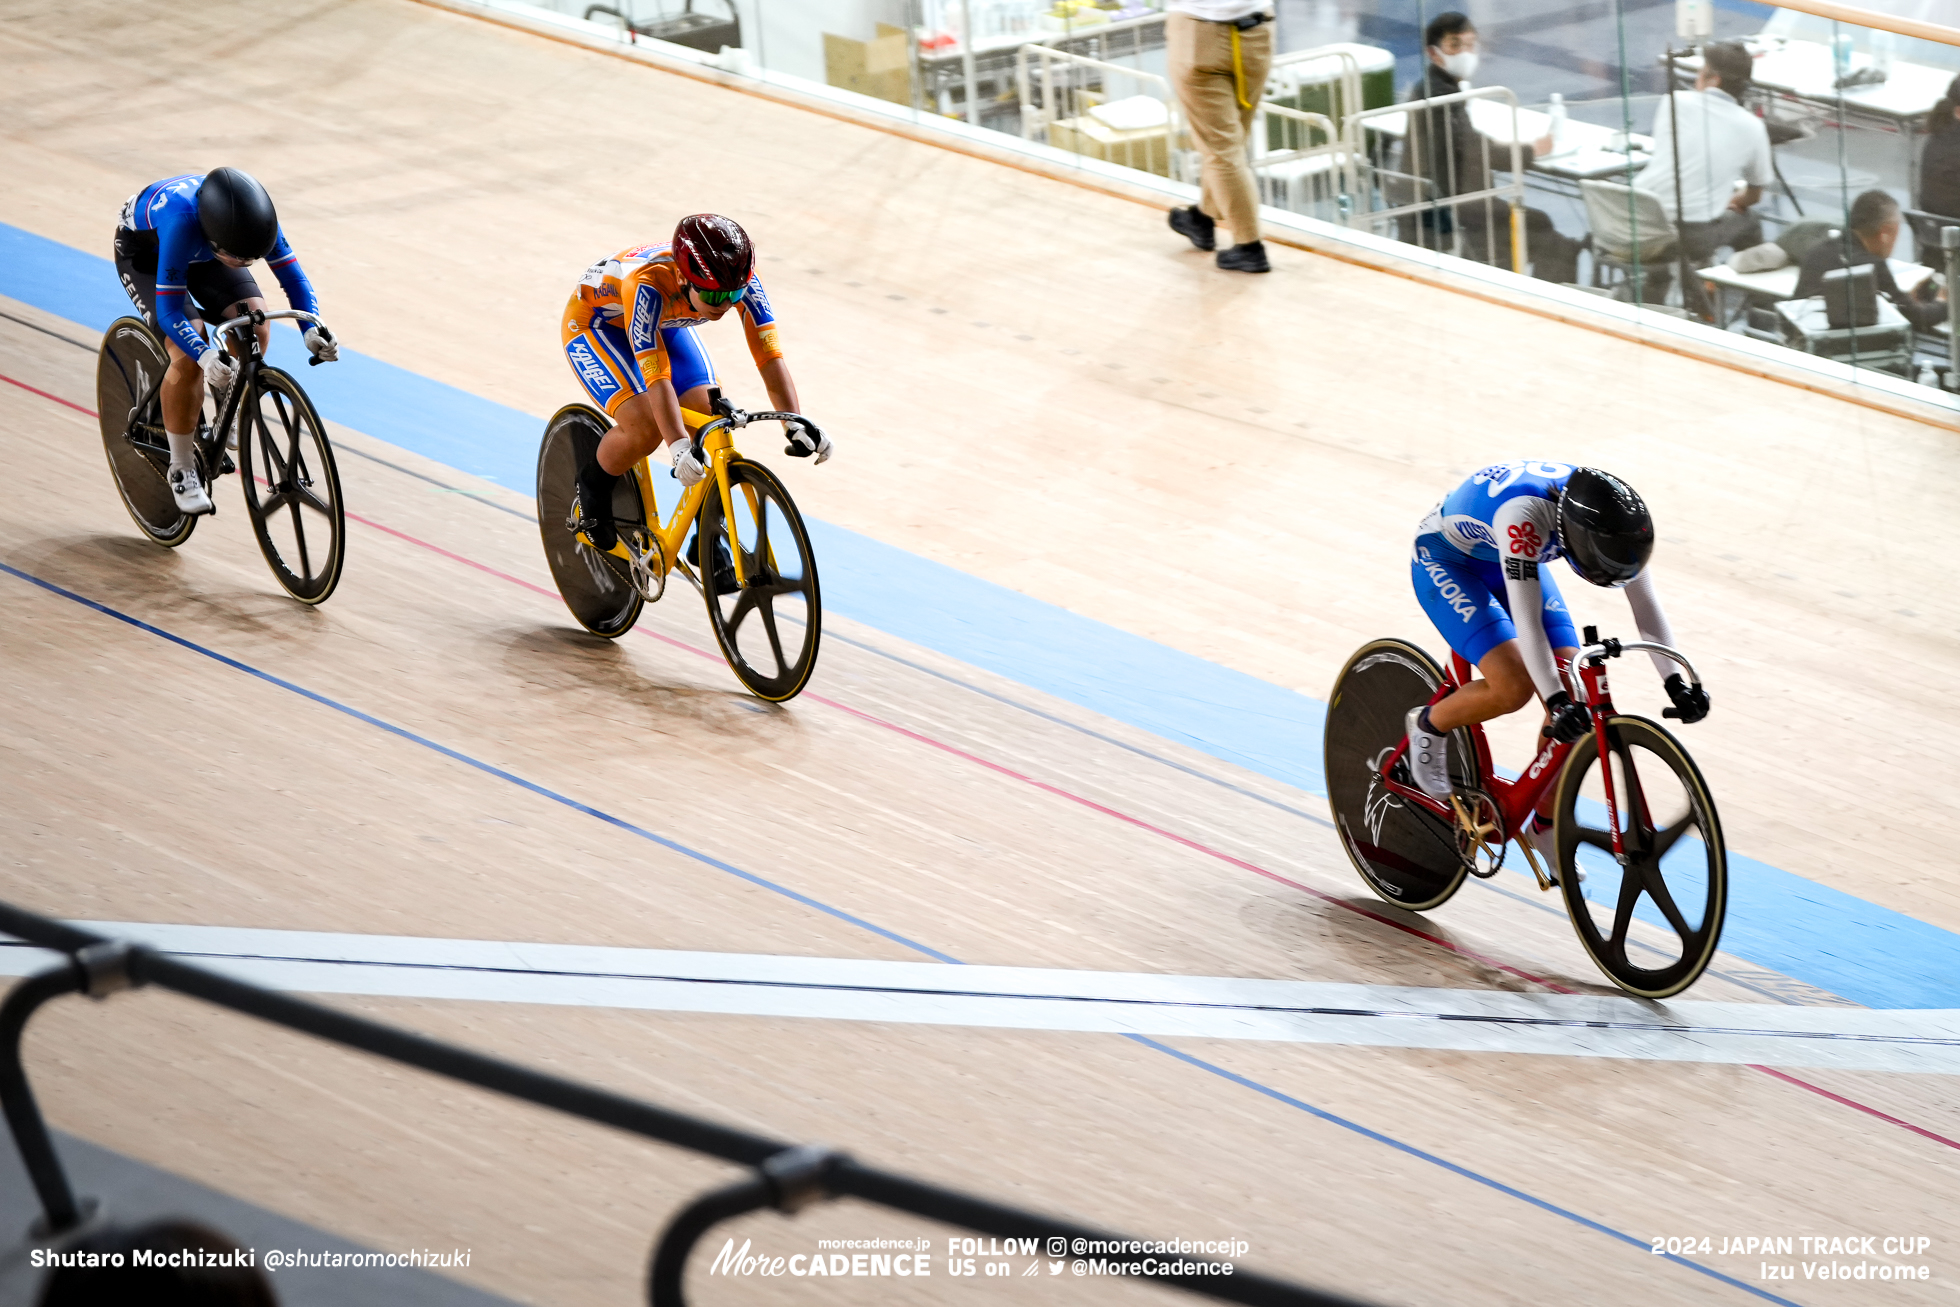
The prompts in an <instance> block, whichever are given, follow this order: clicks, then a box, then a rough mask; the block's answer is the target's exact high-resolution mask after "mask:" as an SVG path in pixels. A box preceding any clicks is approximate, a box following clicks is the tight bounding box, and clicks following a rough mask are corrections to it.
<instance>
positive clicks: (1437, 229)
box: [1342, 86, 1531, 272]
mask: <svg viewBox="0 0 1960 1307" xmlns="http://www.w3.org/2000/svg"><path fill="white" fill-rule="evenodd" d="M1487 101H1488V102H1495V103H1496V104H1497V105H1498V106H1499V112H1500V113H1501V112H1502V110H1504V109H1508V110H1509V111H1510V112H1509V119H1510V122H1509V130H1508V131H1507V132H1506V133H1505V135H1506V136H1507V137H1508V138H1509V141H1510V145H1509V155H1510V159H1509V167H1508V169H1506V171H1508V172H1509V174H1510V177H1511V180H1510V181H1508V182H1505V183H1503V184H1502V185H1496V184H1493V185H1490V186H1486V187H1480V188H1477V189H1474V190H1468V191H1463V190H1459V189H1458V182H1459V180H1460V179H1459V178H1458V177H1457V176H1455V175H1454V173H1455V168H1454V164H1455V158H1454V154H1453V152H1452V153H1451V154H1450V155H1448V156H1446V157H1444V158H1441V159H1434V158H1432V157H1431V156H1432V155H1433V154H1434V153H1435V152H1436V151H1438V150H1449V149H1450V144H1451V140H1452V138H1454V137H1455V136H1456V134H1457V133H1456V131H1455V128H1454V125H1453V120H1454V118H1455V116H1456V108H1455V106H1457V105H1462V106H1463V109H1462V112H1463V113H1464V114H1465V115H1467V116H1468V117H1469V118H1470V121H1471V127H1472V130H1470V131H1469V132H1468V133H1467V135H1468V136H1469V137H1471V138H1473V139H1474V141H1475V143H1476V148H1477V149H1478V150H1479V151H1480V152H1481V153H1480V156H1479V157H1480V158H1481V160H1482V162H1483V172H1484V175H1485V176H1486V177H1489V178H1491V180H1492V181H1493V183H1495V180H1496V173H1495V172H1494V171H1493V170H1492V169H1491V137H1490V135H1489V134H1487V131H1488V128H1489V127H1490V126H1494V125H1496V124H1492V123H1490V122H1488V120H1487V118H1486V120H1485V122H1484V124H1483V126H1484V130H1477V127H1478V123H1479V119H1480V118H1483V117H1485V116H1484V115H1479V114H1478V113H1477V112H1476V110H1475V108H1474V106H1475V105H1477V104H1478V103H1480V102H1487ZM1419 118H1420V119H1421V120H1422V121H1423V122H1424V123H1425V124H1426V125H1425V126H1423V127H1421V128H1418V126H1417V123H1418V119H1419ZM1439 124H1440V125H1441V129H1440V130H1439V127H1438V125H1439ZM1342 126H1343V128H1344V129H1345V130H1346V132H1347V134H1348V147H1349V149H1350V150H1352V151H1353V152H1354V155H1355V157H1356V158H1358V159H1365V160H1368V161H1369V163H1368V165H1367V171H1368V172H1369V173H1370V174H1371V180H1372V184H1371V185H1366V186H1363V187H1362V188H1361V194H1362V195H1363V196H1365V197H1366V198H1368V199H1369V201H1370V203H1369V204H1368V205H1367V206H1366V207H1365V208H1363V207H1361V206H1359V205H1357V206H1356V210H1355V212H1354V214H1353V216H1352V217H1351V218H1350V219H1349V223H1348V225H1349V226H1352V227H1359V228H1363V229H1364V230H1369V231H1373V232H1374V233H1375V234H1377V235H1391V236H1396V237H1397V238H1398V239H1402V240H1405V241H1409V238H1410V237H1411V236H1414V237H1415V239H1414V240H1413V241H1410V242H1409V243H1412V244H1416V245H1421V246H1424V247H1425V248H1428V249H1433V250H1436V251H1438V252H1440V253H1445V254H1456V255H1459V256H1462V257H1465V258H1472V259H1478V261H1479V262H1482V263H1489V264H1493V265H1495V266H1498V267H1503V266H1506V265H1508V266H1509V267H1510V268H1511V270H1512V271H1513V272H1523V271H1524V270H1525V265H1527V264H1528V263H1530V262H1531V257H1530V253H1529V251H1528V250H1527V249H1526V247H1525V230H1524V195H1525V174H1524V144H1523V142H1522V141H1521V140H1519V131H1518V97H1517V96H1516V95H1514V94H1512V92H1511V91H1510V89H1509V88H1507V87H1503V86H1488V87H1481V88H1479V89H1477V90H1472V91H1458V92H1456V93H1454V94H1452V95H1439V96H1435V97H1433V98H1431V99H1427V100H1405V101H1403V102H1402V103H1400V104H1395V105H1384V106H1383V107H1381V108H1379V109H1363V110H1361V111H1360V112H1358V113H1352V114H1349V115H1348V117H1347V120H1346V122H1344V123H1343V124H1342ZM1398 129H1399V130H1398ZM1371 136H1372V137H1373V139H1372V140H1371V139H1370V137H1371ZM1391 142H1393V143H1394V147H1393V148H1398V149H1399V151H1400V154H1401V164H1402V166H1401V167H1400V168H1391V167H1389V166H1388V165H1387V163H1386V162H1385V161H1384V156H1385V155H1386V153H1387V151H1388V149H1389V148H1391ZM1376 199H1379V200H1380V201H1381V205H1382V207H1380V208H1377V207H1375V206H1374V203H1373V202H1374V201H1375V200H1376ZM1498 200H1502V201H1504V202H1505V203H1506V204H1507V205H1508V206H1509V208H1510V214H1509V218H1508V220H1507V221H1504V222H1499V221H1496V212H1495V208H1494V205H1493V201H1498ZM1479 207H1481V209H1482V218H1481V221H1478V220H1476V219H1474V218H1473V219H1472V220H1470V221H1465V215H1466V214H1474V213H1476V211H1477V209H1478V208H1479ZM1389 224H1393V225H1394V230H1385V228H1387V227H1388V226H1389ZM1445 229H1447V230H1445ZM1466 229H1468V234H1470V235H1471V236H1472V237H1476V236H1481V237H1482V240H1483V243H1484V248H1483V250H1482V251H1481V255H1482V257H1481V258H1479V252H1477V251H1475V250H1468V249H1466V247H1465V244H1464V236H1465V234H1466ZM1507 236H1508V238H1509V247H1510V248H1509V250H1508V251H1506V250H1505V249H1504V247H1503V244H1502V243H1501V242H1503V241H1504V240H1505V237H1507ZM1500 256H1506V257H1500Z"/></svg>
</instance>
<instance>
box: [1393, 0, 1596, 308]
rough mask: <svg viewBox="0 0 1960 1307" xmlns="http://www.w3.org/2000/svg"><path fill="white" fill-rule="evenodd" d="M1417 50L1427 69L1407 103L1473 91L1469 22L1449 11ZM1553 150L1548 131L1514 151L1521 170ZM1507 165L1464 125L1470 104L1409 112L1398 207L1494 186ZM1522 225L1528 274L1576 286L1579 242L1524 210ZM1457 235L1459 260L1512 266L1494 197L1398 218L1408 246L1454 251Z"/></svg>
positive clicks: (1503, 215)
mask: <svg viewBox="0 0 1960 1307" xmlns="http://www.w3.org/2000/svg"><path fill="white" fill-rule="evenodd" d="M1423 46H1424V49H1425V50H1426V51H1427V53H1428V57H1429V64H1428V66H1427V67H1426V68H1424V69H1423V77H1422V80H1421V81H1418V82H1417V83H1416V84H1415V85H1414V86H1412V87H1411V88H1409V94H1408V97H1407V98H1408V100H1409V101H1411V102H1414V101H1420V100H1435V99H1441V98H1443V97H1444V96H1450V95H1455V94H1457V93H1458V92H1460V91H1467V90H1469V89H1471V87H1470V81H1471V78H1472V77H1474V76H1475V75H1476V72H1477V66H1478V63H1479V61H1480V59H1481V51H1480V50H1479V49H1478V40H1477V29H1476V28H1475V27H1474V26H1472V25H1471V22H1470V19H1469V18H1468V17H1467V16H1465V15H1463V14H1460V13H1456V12H1454V11H1452V12H1450V13H1444V14H1438V15H1437V16H1436V17H1435V18H1432V19H1431V20H1430V21H1429V25H1428V26H1427V27H1426V28H1424V29H1423ZM1551 152H1552V138H1551V135H1550V133H1547V134H1546V135H1544V136H1541V137H1540V138H1539V139H1538V140H1536V141H1533V142H1532V143H1531V144H1529V145H1521V146H1520V147H1519V149H1518V155H1519V163H1520V166H1521V167H1530V166H1531V161H1532V159H1533V158H1535V157H1536V156H1537V155H1541V154H1550V153H1551ZM1510 162H1511V146H1510V143H1509V142H1508V141H1498V140H1496V139H1494V138H1491V137H1488V136H1485V135H1484V134H1483V133H1482V132H1480V131H1478V130H1477V128H1476V126H1475V125H1474V124H1472V123H1471V121H1470V113H1469V106H1468V104H1466V103H1464V102H1461V101H1459V102H1457V103H1455V104H1447V105H1443V106H1441V107H1438V108H1432V109H1422V110H1416V111H1412V112H1411V113H1410V114H1409V134H1408V136H1407V137H1406V138H1404V140H1403V142H1402V161H1401V165H1400V169H1399V171H1400V172H1402V173H1403V174H1405V175H1406V176H1407V177H1408V178H1409V179H1410V180H1409V181H1408V182H1407V183H1406V185H1407V186H1408V187H1409V188H1410V191H1411V194H1410V195H1409V197H1408V199H1407V200H1406V201H1404V202H1410V203H1412V202H1414V201H1416V200H1436V201H1447V200H1449V199H1450V197H1452V196H1457V195H1474V194H1476V193H1478V192H1480V191H1487V190H1489V189H1490V188H1491V186H1492V184H1493V183H1492V180H1491V168H1492V165H1493V163H1495V164H1496V165H1497V166H1499V167H1504V168H1508V167H1509V166H1510ZM1524 222H1525V232H1526V238H1525V248H1526V250H1527V251H1528V253H1529V256H1530V259H1531V273H1532V275H1533V276H1535V277H1541V278H1543V279H1544V280H1546V281H1555V282H1560V283H1566V282H1571V281H1573V280H1575V279H1576V278H1577V276H1578V269H1579V250H1580V249H1581V248H1582V246H1583V242H1581V241H1578V240H1575V239H1573V238H1572V237H1570V236H1567V235H1565V234H1564V233H1563V232H1561V231H1559V230H1558V228H1556V227H1554V226H1553V225H1552V220H1551V218H1550V217H1548V216H1547V215H1546V214H1545V213H1543V212H1542V211H1540V210H1538V209H1525V210H1524ZM1459 230H1460V231H1461V232H1462V236H1463V240H1462V247H1461V251H1460V252H1461V253H1462V255H1463V257H1465V258H1467V259H1475V260H1476V261H1478V262H1479V263H1494V264H1496V265H1498V266H1499V267H1505V268H1508V267H1510V266H1512V260H1511V206H1510V205H1509V204H1507V203H1506V202H1505V201H1503V200H1500V199H1494V198H1492V199H1478V200H1465V201H1463V202H1462V203H1460V204H1449V203H1440V204H1438V205H1437V206H1436V207H1435V208H1433V209H1431V210H1429V211H1428V212H1425V213H1419V214H1412V215H1410V216H1408V217H1406V218H1404V219H1403V220H1402V222H1401V231H1400V233H1399V234H1400V236H1401V239H1403V240H1405V241H1408V242H1409V243H1411V244H1417V245H1422V246H1424V247H1426V248H1428V249H1433V250H1441V251H1443V252H1445V253H1456V252H1458V248H1457V242H1456V239H1455V236H1456V233H1457V232H1458V231H1459Z"/></svg>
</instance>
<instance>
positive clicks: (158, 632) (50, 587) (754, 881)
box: [0, 563, 959, 966]
mask: <svg viewBox="0 0 1960 1307" xmlns="http://www.w3.org/2000/svg"><path fill="white" fill-rule="evenodd" d="M0 572H5V573H7V574H8V575H9V576H13V577H18V578H19V579H20V580H22V581H26V582H28V583H29V584H31V585H38V586H40V587H41V588H42V589H43V590H47V591H50V592H52V593H54V594H58V595H60V596H61V597H62V598H63V599H72V600H74V601H75V602H76V603H78V604H81V605H83V606H84V607H87V608H93V609H94V610H95V611H96V612H98V613H101V614H103V615H104V616H107V617H113V618H115V619H116V620H117V621H119V622H127V623H128V624H129V625H131V626H133V627H135V628H136V629H137V630H139V631H147V632H149V633H150V634H151V635H154V636H159V637H161V638H162V639H165V640H168V641H170V642H171V643H172V644H175V645H181V646H182V647H183V648H186V649H189V650H190V651H191V652H192V653H198V654H203V655H204V656H205V657H206V658H209V659H212V660H213V661H215V662H220V663H223V664H224V665H225V666H227V667H229V668H232V669H233V670H234V671H240V672H244V673H245V674H246V675H247V676H256V677H257V678H258V679H259V680H261V681H265V682H268V683H269V684H272V685H276V686H278V687H279V688H280V689H282V690H290V691H292V692H293V693H294V694H297V695H299V696H300V697H301V698H305V699H311V700H312V701H313V702H314V703H317V704H320V705H321V706H323V707H327V708H331V709H333V710H334V711H335V712H337V713H345V714H346V715H347V716H349V717H352V718H354V719H355V720H356V721H361V722H366V723H367V724H368V725H369V726H375V727H379V728H380V729H381V730H384V731H386V732H388V733H389V734H390V735H397V736H400V737H401V738H402V739H404V740H408V741H411V742H413V743H415V744H419V745H421V746H422V747H423V748H425V749H432V750H434V751H435V752H437V753H439V754H441V755H442V756H443V757H445V758H449V759H451V760H453V761H455V762H460V763H462V764H463V765H464V766H466V767H474V768H476V770H478V771H480V772H484V773H486V774H488V775H491V776H495V777H496V778H497V779H498V780H503V781H509V782H510V783H511V784H512V785H515V786H517V787H519V788H520V789H526V790H529V791H530V792H531V793H533V794H536V795H539V796H540V797H542V798H546V799H550V800H551V801H552V802H553V803H561V804H563V805H564V806H566V807H567V808H570V809H572V810H573V811H575V812H582V813H584V814H585V815H586V816H588V817H597V818H598V819H599V820H600V821H603V822H605V823H606V824H607V825H608V826H617V827H618V828H619V829H620V830H623V831H626V832H628V833H630V834H633V835H637V836H639V837H640V838H641V839H643V840H650V841H652V842H653V843H655V844H658V845H659V846H660V847H661V848H663V849H671V850H672V851H673V852H675V853H678V854H680V855H681V856H682V857H686V858H692V859H694V860H695V861H696V862H700V863H704V864H706V865H707V866H710V867H713V868H714V869H715V870H716V871H725V872H727V873H728V874H729V875H731V876H739V877H741V878H742V879H743V880H745V881H748V882H749V883H750V884H751V885H756V886H760V887H761V888H763V889H766V890H769V891H770V892H771V893H775V894H780V895H782V896H783V897H784V898H786V899H792V900H794V901H795V902H797V903H801V904H802V905H803V906H804V907H806V908H815V909H816V910H817V911H819V912H822V913H826V914H828V915H830V916H833V917H835V918H837V919H838V920H839V921H845V922H849V923H850V924H851V925H853V926H858V927H861V928H862V929H865V930H868V931H870V932H871V933H872V934H874V935H879V936H882V937H883V938H885V939H888V940H890V941H891V942H892V943H894V944H901V945H903V946H905V947H906V948H909V949H911V950H912V951H914V952H915V953H923V954H925V955H926V956H927V957H929V958H932V959H934V960H935V961H938V962H950V963H953V964H954V965H956V966H957V965H959V959H958V958H955V957H950V956H948V955H947V954H944V953H941V952H940V951H939V950H938V949H935V948H928V947H926V946H925V945H924V944H921V943H919V942H918V941H916V940H910V939H907V938H905V936H903V935H900V934H898V933H897V932H895V931H890V930H886V929H885V928H884V927H883V926H880V925H877V924H875V923H874V922H869V921H866V920H865V919H864V918H863V917H859V916H854V915H852V914H851V913H849V912H846V911H844V910H843V909H842V908H833V907H831V906H830V905H829V904H828V903H821V902H819V901H817V900H816V899H813V898H811V897H810V896H809V895H807V894H801V893H798V892H797V891H796V890H793V889H791V888H789V886H787V885H778V884H777V883H776V882H775V881H773V880H769V879H767V878H766V877H763V876H758V875H756V874H755V873H754V872H752V871H743V870H742V869H741V868H740V867H737V866H735V865H733V864H732V863H727V862H723V861H722V860H721V859H720V858H716V857H712V856H710V855H708V854H706V853H702V852H701V851H700V850H698V849H690V848H689V847H687V845H685V844H682V843H680V842H679V841H677V840H670V839H668V838H667V837H666V836H665V835H658V834H655V833H654V832H653V831H650V830H648V829H646V827H644V826H635V825H634V824H633V823H632V822H630V821H627V820H626V819H625V818H624V817H615V816H613V815H612V814H611V813H610V812H605V811H603V810H601V809H599V808H595V807H593V806H592V805H591V804H589V803H580V802H579V801H578V800H577V799H574V798H571V797H570V796H568V795H564V794H560V793H558V791H556V790H552V789H547V788H546V787H544V786H542V785H540V784H538V783H537V782H536V781H529V780H525V779H524V778H523V777H522V776H519V775H517V774H516V773H514V772H508V771H505V770H504V769H503V768H502V767H498V766H495V765H494V764H491V763H487V762H484V761H482V760H481V759H479V758H472V757H470V755H468V754H467V753H461V752H459V751H457V750H455V749H452V748H450V747H449V746H448V745H446V744H438V743H436V742H435V741H434V740H431V739H429V738H428V737H427V736H425V735H417V734H416V733H415V732H414V731H411V730H409V729H408V728H406V727H403V726H397V725H395V724H394V723H393V722H389V721H383V720H382V719H381V718H379V717H376V716H374V715H373V714H371V713H364V712H362V711H361V710H360V709H359V708H352V707H349V706H348V705H347V704H344V703H341V702H340V701H339V700H337V699H329V698H328V697H327V696H326V695H324V694H321V693H319V692H318V691H317V690H309V689H307V688H306V687H305V686H303V685H295V684H294V683H293V682H291V681H288V680H285V679H284V678H282V677H278V676H274V675H273V674H272V673H271V672H265V671H260V670H259V669H258V668H256V667H253V666H252V665H251V664H249V663H242V662H240V661H238V660H237V659H236V658H230V657H227V656H225V655H224V654H221V653H219V652H218V651H217V650H215V649H207V648H205V647H204V646H203V645H201V644H198V643H197V642H196V641H194V640H187V639H185V638H184V637H183V636H181V635H175V634H172V633H171V632H169V631H166V630H164V629H163V628H162V627H158V626H152V625H150V624H149V623H148V622H146V621H144V620H142V619H141V618H139V617H131V616H130V615H129V614H128V613H124V612H119V611H117V610H116V609H114V608H111V607H109V606H108V605H107V604H102V603H97V602H96V601H95V600H93V599H90V598H88V597H87V596H85V595H78V594H76V593H75V592H74V591H73V590H68V589H64V588H63V587H61V586H58V585H56V584H55V583H54V582H52V581H44V580H42V579H41V578H40V577H38V576H34V575H33V574H31V573H28V572H23V571H21V570H20V569H19V568H17V567H10V566H8V565H7V564H6V563H0Z"/></svg>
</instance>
